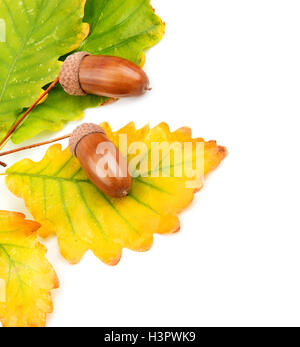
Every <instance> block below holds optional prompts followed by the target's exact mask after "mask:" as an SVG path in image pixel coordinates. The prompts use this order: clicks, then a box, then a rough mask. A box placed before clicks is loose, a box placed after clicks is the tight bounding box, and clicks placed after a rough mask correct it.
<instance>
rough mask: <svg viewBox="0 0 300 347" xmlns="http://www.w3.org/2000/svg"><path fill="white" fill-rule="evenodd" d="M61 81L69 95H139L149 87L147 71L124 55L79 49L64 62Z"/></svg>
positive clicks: (119, 96) (120, 96)
mask: <svg viewBox="0 0 300 347" xmlns="http://www.w3.org/2000/svg"><path fill="white" fill-rule="evenodd" d="M59 81H60V84H61V85H62V87H63V88H64V90H65V91H66V93H68V94H70V95H86V94H93V95H100V96H107V97H112V98H122V97H129V96H139V95H142V94H144V93H145V92H146V91H147V90H149V79H148V77H147V75H146V73H145V72H144V71H143V70H142V69H141V68H140V67H139V66H137V65H136V64H134V63H132V62H130V61H128V60H126V59H122V58H118V57H112V56H104V55H90V54H89V53H87V52H78V53H74V54H72V55H70V56H69V57H68V58H67V59H66V61H65V62H64V64H63V66H62V68H61V71H60V76H59Z"/></svg>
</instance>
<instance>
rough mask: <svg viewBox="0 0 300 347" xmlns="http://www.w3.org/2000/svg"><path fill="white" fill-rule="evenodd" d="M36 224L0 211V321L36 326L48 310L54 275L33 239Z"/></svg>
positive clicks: (44, 319) (44, 317) (20, 215)
mask: <svg viewBox="0 0 300 347" xmlns="http://www.w3.org/2000/svg"><path fill="white" fill-rule="evenodd" d="M39 227H40V225H39V224H38V223H36V222H33V221H29V220H25V216H24V215H23V214H20V213H14V212H6V211H0V322H1V323H2V324H3V326H5V327H40V326H45V324H46V314H47V313H51V312H52V299H51V294H50V291H51V290H52V289H55V288H57V287H58V279H57V276H56V274H55V272H54V270H53V268H52V266H51V265H50V264H49V262H48V261H47V259H46V257H45V253H46V249H45V247H44V246H42V245H41V244H40V243H39V242H37V230H38V229H39Z"/></svg>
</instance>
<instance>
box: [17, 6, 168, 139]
mask: <svg viewBox="0 0 300 347" xmlns="http://www.w3.org/2000/svg"><path fill="white" fill-rule="evenodd" d="M64 1H65V0H64ZM70 11H72V7H71V6H70ZM84 21H85V22H87V23H89V25H90V28H91V31H90V35H89V36H88V37H87V38H86V40H84V41H83V42H82V43H81V45H80V47H79V48H78V49H77V50H80V51H88V52H90V53H92V54H103V55H114V56H119V57H122V58H126V59H128V60H131V61H132V62H134V63H136V64H138V65H141V66H142V65H143V64H144V60H145V51H146V50H147V49H148V48H150V47H152V46H154V45H155V44H157V43H158V42H159V41H160V40H161V39H162V37H163V35H164V29H165V26H164V23H162V21H161V19H160V18H159V17H158V16H157V15H156V14H155V13H154V11H153V8H152V7H151V5H150V1H149V0H87V3H86V7H85V17H84ZM37 56H38V54H37ZM51 94H52V95H51ZM51 94H50V96H49V98H48V99H47V100H46V101H45V102H44V103H43V104H41V105H40V106H38V107H37V108H36V110H34V111H33V112H32V113H31V116H30V117H29V118H28V120H27V121H26V122H25V123H24V124H23V125H22V127H20V128H19V129H18V130H17V131H16V132H15V134H14V135H13V137H12V141H13V142H14V143H21V142H23V141H25V140H27V139H30V138H32V137H34V136H35V135H37V134H38V133H40V132H42V131H45V130H46V131H51V132H53V131H58V130H61V129H62V128H63V127H64V125H65V124H66V123H67V122H68V121H71V120H76V119H79V118H82V117H83V115H84V113H83V111H84V110H85V109H86V108H90V107H95V106H98V105H102V104H103V103H104V102H105V101H107V98H103V97H91V96H85V97H81V96H79V97H78V96H68V95H67V94H66V93H65V92H64V91H63V90H62V89H61V88H60V87H57V89H56V91H55V92H54V93H53V92H51ZM62 104H64V106H63V107H61V105H62ZM49 110H52V111H51V112H50V115H49V112H48V111H49ZM53 110H55V115H54V114H53Z"/></svg>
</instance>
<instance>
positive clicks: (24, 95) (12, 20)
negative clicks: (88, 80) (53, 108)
mask: <svg viewBox="0 0 300 347" xmlns="http://www.w3.org/2000/svg"><path fill="white" fill-rule="evenodd" d="M84 5H85V0H63V1H62V0H51V1H48V0H26V1H24V0H1V2H0V13H1V18H2V19H3V20H4V22H5V26H6V40H5V42H1V43H0V52H1V57H0V81H1V82H0V137H1V138H2V137H3V136H4V135H5V133H6V132H7V131H8V129H9V128H10V127H11V125H12V124H13V123H14V122H15V120H16V119H17V118H18V116H19V114H20V113H21V112H22V110H23V108H25V107H28V106H30V105H31V104H32V103H33V102H34V101H35V100H36V99H37V98H38V97H39V96H40V94H41V93H42V87H43V86H45V85H46V84H48V83H50V82H52V81H53V80H55V78H56V77H57V76H58V73H59V71H60V68H61V64H62V63H61V62H59V61H58V59H59V57H60V56H62V55H65V54H67V53H69V52H71V51H72V50H74V49H76V48H77V47H78V46H79V44H80V43H81V42H82V40H83V39H84V38H85V37H86V36H87V34H88V32H89V25H88V24H83V23H82V19H83V16H84Z"/></svg>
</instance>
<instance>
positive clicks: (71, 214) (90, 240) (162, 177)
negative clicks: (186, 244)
mask: <svg viewBox="0 0 300 347" xmlns="http://www.w3.org/2000/svg"><path fill="white" fill-rule="evenodd" d="M101 126H102V127H103V128H104V130H105V131H106V133H107V135H108V137H109V138H110V139H111V140H112V141H113V142H114V143H115V144H116V145H117V146H118V147H119V148H120V151H121V152H122V153H123V154H124V155H126V153H127V154H128V162H129V169H130V172H131V174H132V175H133V176H134V179H133V185H132V190H131V193H130V195H129V196H128V197H126V198H123V199H113V198H110V197H108V196H106V195H105V194H103V193H102V192H101V191H99V190H98V189H97V188H96V187H95V186H94V185H93V184H92V183H91V182H90V181H89V180H88V178H87V176H86V175H85V173H84V172H83V171H82V169H81V167H80V164H79V162H78V161H77V159H75V158H73V157H72V155H71V153H70V151H69V149H68V148H67V149H65V150H62V149H61V146H60V145H54V146H52V147H50V148H49V149H48V151H47V153H46V155H45V157H44V158H43V159H42V160H41V161H40V162H38V163H34V162H32V161H31V160H28V159H25V160H22V161H20V162H18V163H16V164H15V165H14V166H12V167H11V168H9V169H8V170H7V171H6V175H7V177H6V184H7V186H8V188H9V189H10V190H11V192H12V193H13V194H15V195H16V196H18V197H21V198H23V199H24V200H25V203H26V206H27V208H28V209H29V211H30V212H31V214H32V215H33V216H34V218H35V220H36V221H38V222H39V223H40V224H41V228H40V229H39V235H40V236H42V237H47V236H49V235H50V234H51V233H55V234H56V235H57V238H58V242H59V247H60V251H61V254H62V255H63V256H64V257H65V258H66V259H67V260H68V261H69V262H70V263H77V262H79V261H80V260H81V258H82V256H83V255H84V253H85V252H86V251H87V250H92V251H93V252H94V254H95V255H96V256H97V257H98V258H100V259H101V260H102V261H103V262H105V263H107V264H110V265H115V264H117V263H118V262H119V260H120V258H121V255H122V249H123V248H127V249H130V250H134V251H146V250H149V249H150V248H151V246H152V243H153V235H154V234H155V233H158V234H168V233H174V232H177V231H179V229H180V222H179V218H178V214H179V213H180V212H181V211H182V210H183V209H185V208H186V207H187V206H188V205H189V204H190V203H191V202H192V200H193V198H194V194H195V192H196V191H198V190H200V189H201V188H202V186H203V180H204V177H205V176H206V175H207V174H208V173H210V172H211V171H212V170H213V169H215V168H216V167H217V166H218V165H219V164H220V162H221V161H222V160H223V159H224V158H225V156H226V154H227V152H226V149H225V148H224V147H220V146H218V145H217V144H216V142H215V141H210V142H204V140H203V139H192V134H191V130H190V129H189V128H186V127H184V128H180V129H178V130H177V131H175V132H173V133H172V132H171V131H170V129H169V127H168V125H167V124H165V123H162V124H160V125H158V126H156V127H155V128H153V129H150V128H149V126H145V127H143V128H142V129H136V127H135V125H134V124H133V123H130V124H128V125H127V126H125V127H124V128H123V129H121V130H119V131H117V132H113V131H112V130H111V128H110V127H109V125H108V124H107V123H104V124H102V125H101ZM125 137H126V139H127V141H125ZM124 143H125V144H126V146H125V145H124ZM168 144H169V145H170V147H169V149H168V146H165V149H164V151H160V150H159V149H160V148H163V147H164V145H168ZM186 144H187V149H189V150H186V151H184V155H182V157H181V156H180V155H179V154H176V155H175V151H172V145H175V147H176V146H179V147H180V145H181V146H182V148H183V147H184V146H185V145H186ZM161 146H162V147H161ZM184 148H185V147H184ZM155 153H156V154H157V153H158V154H159V155H158V157H156V158H155V155H154V154H155ZM176 153H177V152H176ZM178 153H179V152H178ZM138 158H139V159H140V160H139V161H137V159H138ZM154 158H155V159H156V160H153V159H154ZM136 162H139V163H138V164H137V165H134V164H135V163H136ZM180 169H181V172H180Z"/></svg>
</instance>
